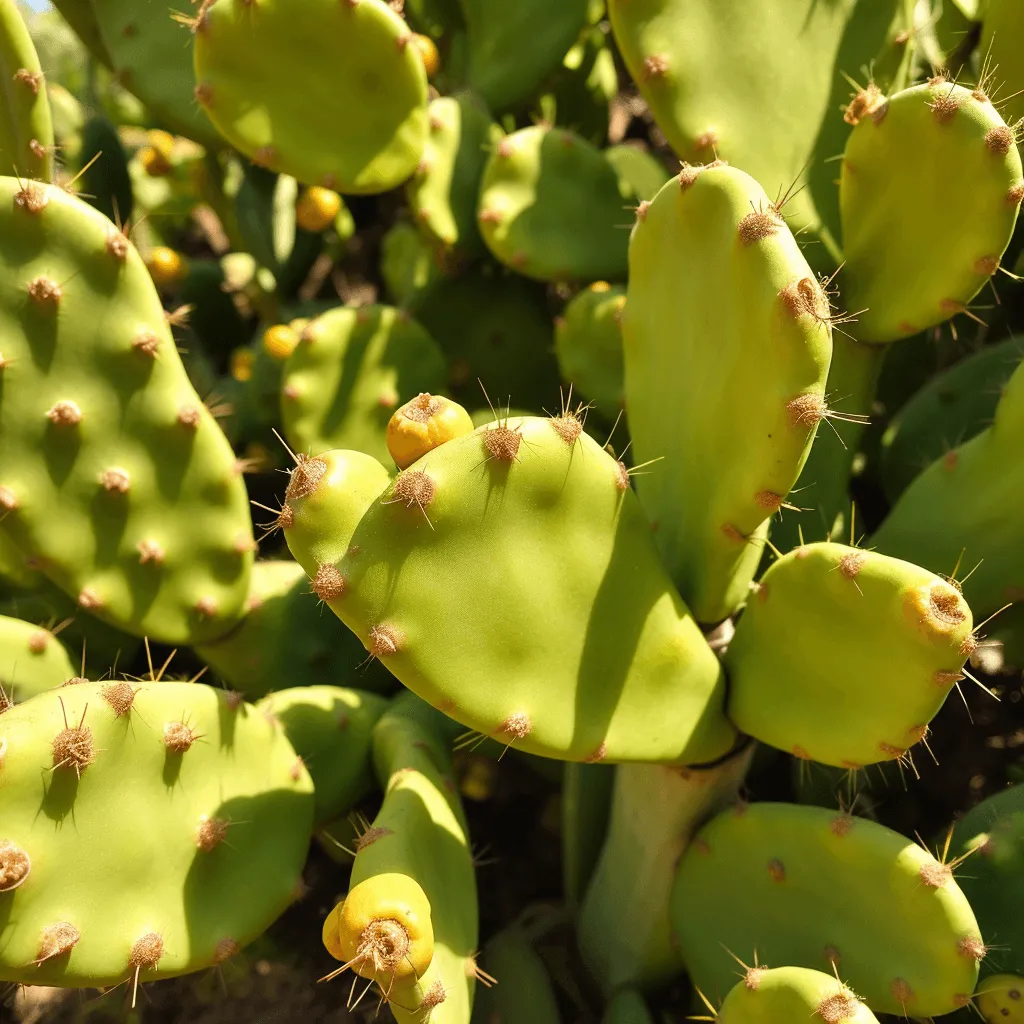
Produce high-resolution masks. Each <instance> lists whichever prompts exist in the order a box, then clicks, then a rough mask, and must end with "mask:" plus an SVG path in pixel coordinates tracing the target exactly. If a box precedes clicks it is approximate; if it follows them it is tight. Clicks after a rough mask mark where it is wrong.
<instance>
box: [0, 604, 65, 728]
mask: <svg viewBox="0 0 1024 1024" xmlns="http://www.w3.org/2000/svg"><path fill="white" fill-rule="evenodd" d="M77 675H78V670H77V669H76V668H75V666H74V665H73V664H72V663H71V657H70V655H69V654H68V652H67V649H66V648H65V647H64V645H63V644H62V643H61V642H60V641H59V640H58V639H57V638H56V637H55V636H54V635H53V633H51V632H50V630H48V629H44V628H43V627H42V626H34V625H32V623H31V622H23V621H22V620H21V619H15V618H11V617H10V616H8V615H0V710H6V708H7V707H8V706H10V704H11V703H13V702H14V701H16V700H18V701H24V700H28V699H29V697H32V696H34V695H35V694H37V693H42V691H43V690H52V689H53V688H54V687H57V686H61V685H63V684H64V683H66V682H67V681H68V680H69V679H72V678H74V677H75V676H77Z"/></svg>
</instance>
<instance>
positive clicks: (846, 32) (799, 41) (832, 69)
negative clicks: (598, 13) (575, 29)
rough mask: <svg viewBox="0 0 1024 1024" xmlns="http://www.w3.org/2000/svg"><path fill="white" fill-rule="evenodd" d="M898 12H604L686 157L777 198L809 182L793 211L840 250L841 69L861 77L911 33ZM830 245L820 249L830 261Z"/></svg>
mask: <svg viewBox="0 0 1024 1024" xmlns="http://www.w3.org/2000/svg"><path fill="white" fill-rule="evenodd" d="M900 6H901V4H900V3H898V2H896V0H882V2H879V3H874V4H871V6H870V10H868V9H866V8H865V5H864V4H863V3H859V2H857V0H837V2H830V3H827V4H822V3H819V2H818V0H788V2H786V3H781V4H780V3H777V2H776V0H609V3H608V12H609V14H610V16H611V23H612V29H613V31H614V33H615V39H616V42H617V43H618V44H619V50H620V52H621V53H622V56H623V59H624V60H625V63H626V67H627V68H628V69H629V72H630V74H631V75H632V76H633V80H634V81H635V82H636V83H637V85H638V86H639V88H640V92H641V93H642V94H643V97H644V99H646V100H647V103H648V105H649V106H650V109H651V113H652V114H653V115H654V117H655V120H656V121H657V122H658V126H659V127H660V128H661V130H662V131H663V132H664V133H665V136H666V138H667V139H668V142H669V145H671V146H672V148H673V149H674V150H675V152H676V153H677V154H678V155H679V156H680V158H682V159H683V160H688V161H691V162H702V163H706V162H708V161H710V160H712V159H714V158H716V157H721V158H722V159H724V160H728V161H729V162H730V163H732V164H734V165H735V166H737V167H742V168H743V170H745V171H747V172H748V173H749V174H751V175H753V177H755V178H756V179H757V180H758V181H759V182H760V183H761V184H762V185H763V186H764V188H765V190H766V191H767V192H768V194H769V195H771V196H772V197H773V198H774V197H776V196H778V195H780V194H782V193H783V192H785V191H786V190H787V189H789V188H791V187H792V186H794V185H795V184H798V183H801V184H802V183H803V182H804V181H806V183H807V186H808V187H807V188H805V189H804V190H803V191H802V192H800V193H799V194H798V195H797V196H795V197H794V199H793V202H792V206H791V207H790V209H789V213H790V214H791V215H792V217H793V218H794V223H795V226H796V227H798V228H803V227H810V228H811V229H812V230H813V231H815V232H818V233H821V234H822V235H823V236H824V237H825V239H826V240H827V241H828V242H830V243H831V244H830V246H829V248H831V249H833V250H834V248H835V246H834V239H833V238H832V237H831V236H832V235H835V234H836V233H837V228H838V220H839V217H838V210H837V209H836V198H835V184H834V181H835V167H834V165H833V164H831V163H828V162H827V161H828V160H829V159H830V158H831V157H833V156H834V155H835V154H836V153H838V152H840V151H841V150H842V148H843V140H844V138H845V136H846V134H847V132H848V131H849V129H848V127H847V125H846V124H845V123H844V121H843V119H842V117H841V116H840V115H839V107H840V106H841V105H842V103H843V101H844V100H845V99H846V97H847V96H848V94H849V85H848V83H847V80H846V79H845V78H844V77H843V72H845V73H846V74H848V75H859V74H861V73H862V70H861V69H862V68H864V67H866V66H868V65H870V64H872V62H873V60H874V58H875V57H876V55H877V54H878V53H879V52H880V51H881V50H882V49H883V48H884V47H885V45H886V43H887V40H889V39H891V38H892V37H893V36H894V35H895V33H896V32H897V31H898V30H899V29H900V28H903V27H904V26H903V25H902V24H901V23H899V21H900V19H899V17H898V14H899V8H900ZM738 64H739V65H742V66H743V67H744V68H745V71H744V74H743V75H737V74H736V73H735V69H736V67H737V66H738ZM886 84H887V83H885V82H883V83H882V85H883V86H884V85H886ZM823 248H824V247H822V246H815V247H814V250H816V251H817V253H818V256H817V258H818V259H819V260H821V261H826V260H827V259H828V250H827V249H826V250H825V251H824V252H822V250H823Z"/></svg>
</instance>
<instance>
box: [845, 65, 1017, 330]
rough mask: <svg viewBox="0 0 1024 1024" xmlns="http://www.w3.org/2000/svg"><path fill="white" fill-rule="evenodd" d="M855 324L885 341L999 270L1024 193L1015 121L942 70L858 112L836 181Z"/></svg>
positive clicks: (946, 309) (954, 307) (957, 302)
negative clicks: (1011, 122)
mask: <svg viewBox="0 0 1024 1024" xmlns="http://www.w3.org/2000/svg"><path fill="white" fill-rule="evenodd" d="M839 196H840V209H841V213H842V223H843V251H844V254H845V256H846V262H845V264H844V266H843V273H842V282H841V283H842V296H843V303H844V304H845V305H846V307H847V309H849V310H850V311H851V312H854V313H856V315H857V316H856V322H855V323H854V324H853V325H852V328H851V333H853V334H854V335H855V337H856V338H857V339H858V340H860V341H866V342H887V341H894V340H896V339H897V338H903V337H907V336H909V335H911V334H917V333H918V331H923V330H924V329H925V328H927V327H931V326H933V325H934V324H938V323H942V321H943V320H948V319H949V318H950V317H951V316H953V315H954V314H956V313H958V312H961V311H962V310H963V309H964V308H965V306H966V304H967V303H968V302H970V301H971V299H972V298H974V296H975V295H976V294H977V293H978V292H979V291H980V290H981V289H982V288H983V287H984V286H985V284H986V283H987V282H988V280H989V278H990V277H991V276H992V275H993V274H994V273H995V272H996V270H997V269H998V268H999V260H1000V258H1001V257H1002V255H1003V250H1004V249H1005V248H1006V246H1007V244H1008V243H1009V241H1010V236H1011V235H1012V234H1013V226H1014V224H1015V223H1016V222H1017V210H1018V208H1019V206H1020V202H1021V198H1022V197H1024V179H1022V177H1021V161H1020V154H1019V153H1018V152H1017V145H1016V140H1015V136H1014V130H1013V129H1012V128H1010V127H1008V126H1007V125H1006V123H1005V122H1004V121H1003V119H1002V118H1001V117H1000V116H999V113H998V111H997V110H996V108H995V107H994V106H992V103H991V102H990V101H989V99H988V98H987V97H986V96H985V95H984V93H982V92H981V91H979V90H975V91H973V92H972V91H971V90H970V89H966V88H964V87H963V86H959V85H955V84H953V83H952V82H949V81H947V80H945V79H942V78H939V79H935V80H933V81H932V82H930V83H929V84H927V85H917V86H914V87H913V88H911V89H905V90H903V91H902V92H898V93H896V94H895V95H893V96H891V97H889V98H888V99H887V100H886V101H885V102H883V103H882V104H881V105H880V106H878V107H877V108H876V109H875V110H874V111H873V112H872V113H871V114H869V115H868V116H866V117H863V118H861V120H860V123H859V124H858V125H857V126H856V127H855V128H854V130H853V132H852V133H851V135H850V138H849V140H848V141H847V143H846V151H845V152H844V154H843V162H842V169H841V172H840V178H839Z"/></svg>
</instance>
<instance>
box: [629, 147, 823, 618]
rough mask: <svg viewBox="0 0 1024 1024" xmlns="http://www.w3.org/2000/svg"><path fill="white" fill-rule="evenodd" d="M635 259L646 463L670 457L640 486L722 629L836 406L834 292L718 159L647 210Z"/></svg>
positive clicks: (633, 408)
mask: <svg viewBox="0 0 1024 1024" xmlns="http://www.w3.org/2000/svg"><path fill="white" fill-rule="evenodd" d="M629 263H630V280H629V293H628V298H627V302H626V308H625V310H624V311H623V318H622V324H623V341H624V347H625V361H626V403H627V406H628V408H629V427H630V433H631V435H632V438H633V444H634V458H635V459H636V461H637V462H638V463H642V462H647V461H649V460H659V461H657V462H655V464H654V465H652V466H651V467H650V470H649V471H648V473H647V475H645V476H643V477H641V478H640V480H639V482H638V485H637V489H638V492H639V494H640V500H641V501H642V502H643V505H644V507H645V509H646V510H647V514H648V515H649V516H650V517H651V519H652V522H653V524H654V525H655V528H656V530H657V533H656V540H657V542H658V546H659V547H660V548H661V551H662V553H663V554H664V556H665V559H666V561H667V564H668V567H669V570H670V572H671V574H672V576H673V578H674V579H675V580H676V582H677V584H678V585H679V587H680V589H681V591H682V594H683V598H684V600H686V602H687V603H688V604H689V605H690V607H691V608H692V610H693V613H694V615H695V616H696V617H697V619H698V620H699V621H700V622H708V623H713V622H718V621H719V620H721V619H723V618H725V617H726V616H727V615H729V614H731V613H732V612H733V611H735V610H736V608H737V607H738V606H739V605H740V604H741V603H742V602H743V601H744V600H745V599H746V596H747V588H748V585H749V583H750V580H751V579H752V578H753V575H754V572H755V570H756V568H757V563H758V560H759V559H760V553H761V549H762V546H763V544H764V538H765V536H766V533H767V529H768V522H769V519H770V518H771V516H772V515H773V514H774V513H776V512H778V511H779V509H780V508H781V506H782V504H783V503H784V502H785V500H786V496H787V495H788V493H789V491H790V488H791V487H792V486H793V484H794V483H795V482H796V479H797V477H798V476H799V474H800V469H801V467H802V466H803V463H804V460H805V459H806V457H807V453H808V451H809V450H810V445H811V441H812V439H813V438H814V433H815V430H816V428H817V424H818V422H819V420H820V419H821V418H822V417H823V416H824V415H825V412H826V407H825V400H824V391H825V378H826V375H827V373H828V365H829V358H830V356H831V351H832V334H831V325H830V321H829V305H828V300H827V299H826V297H825V296H824V294H823V293H822V290H821V288H820V286H819V284H818V282H817V280H816V279H815V277H814V274H813V273H812V271H811V269H810V267H808V265H807V262H806V260H805V259H804V258H803V256H802V255H801V253H800V249H799V248H798V246H797V244H796V241H795V239H794V238H793V235H792V234H791V232H790V230H789V228H788V227H787V226H786V224H785V222H784V221H783V219H782V217H781V216H780V215H779V213H778V210H777V208H776V206H775V205H773V204H772V202H771V201H770V200H769V198H768V196H767V195H766V194H765V192H764V190H763V189H762V188H761V187H760V185H758V184H757V182H756V181H754V179H753V178H751V177H749V175H747V174H744V173H743V172H742V171H738V170H735V169H733V168H731V167H727V166H722V165H719V164H711V165H708V166H705V167H689V166H684V167H683V169H682V171H681V172H680V173H679V175H678V176H677V177H675V178H673V179H672V180H670V181H669V182H668V184H666V185H665V186H664V187H663V188H662V189H661V191H660V192H659V193H658V194H657V196H656V197H655V198H654V200H653V202H651V203H650V204H646V205H645V206H642V207H641V208H640V210H639V211H638V216H637V223H636V226H635V228H634V229H633V236H632V240H631V242H630V247H629ZM726 451H728V452H730V453H731V454H730V457H729V458H728V459H724V458H721V457H720V455H721V453H722V452H726Z"/></svg>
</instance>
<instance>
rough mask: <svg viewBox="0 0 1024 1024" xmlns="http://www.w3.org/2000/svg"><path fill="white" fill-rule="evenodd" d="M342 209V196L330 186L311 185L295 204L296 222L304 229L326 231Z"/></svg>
mask: <svg viewBox="0 0 1024 1024" xmlns="http://www.w3.org/2000/svg"><path fill="white" fill-rule="evenodd" d="M340 210H341V196H339V195H338V193H337V192H332V191H331V190H330V189H329V188H320V186H319V185H311V186H310V187H309V188H307V189H306V191H305V192H303V193H302V195H301V196H299V201H298V202H297V203H296V204H295V223H296V224H297V225H298V226H299V227H300V228H302V230H303V231H312V232H314V233H315V232H320V231H326V230H327V228H329V227H330V226H331V224H332V223H334V218H335V217H337V216H338V212H339V211H340Z"/></svg>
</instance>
